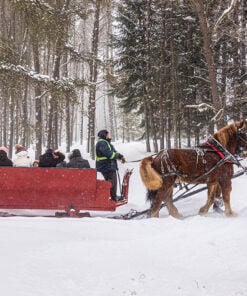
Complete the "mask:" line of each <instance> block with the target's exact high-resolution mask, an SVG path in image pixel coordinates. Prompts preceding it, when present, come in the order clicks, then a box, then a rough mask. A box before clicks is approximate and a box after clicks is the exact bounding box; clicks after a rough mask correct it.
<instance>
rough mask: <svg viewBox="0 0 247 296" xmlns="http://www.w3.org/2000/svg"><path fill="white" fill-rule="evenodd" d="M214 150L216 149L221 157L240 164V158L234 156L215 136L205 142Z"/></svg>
mask: <svg viewBox="0 0 247 296" xmlns="http://www.w3.org/2000/svg"><path fill="white" fill-rule="evenodd" d="M205 144H206V145H208V146H209V147H210V148H211V149H212V150H213V151H215V152H216V153H217V154H218V155H219V157H220V158H221V159H226V162H228V163H234V164H237V165H239V162H238V160H237V159H236V157H234V156H233V155H232V154H231V153H230V152H229V151H228V150H227V149H226V148H225V147H223V146H222V145H221V143H219V142H218V141H217V140H216V139H215V138H212V137H210V138H209V140H208V141H207V142H206V143H205Z"/></svg>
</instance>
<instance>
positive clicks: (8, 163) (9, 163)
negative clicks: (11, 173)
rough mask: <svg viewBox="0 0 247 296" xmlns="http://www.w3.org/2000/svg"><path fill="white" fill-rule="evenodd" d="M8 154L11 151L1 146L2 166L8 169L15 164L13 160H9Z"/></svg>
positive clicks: (0, 162)
mask: <svg viewBox="0 0 247 296" xmlns="http://www.w3.org/2000/svg"><path fill="white" fill-rule="evenodd" d="M8 152H9V150H8V149H7V148H6V147H4V146H1V147H0V166H1V167H2V166H8V167H12V166H13V162H12V160H11V159H9V158H8V155H7V154H8Z"/></svg>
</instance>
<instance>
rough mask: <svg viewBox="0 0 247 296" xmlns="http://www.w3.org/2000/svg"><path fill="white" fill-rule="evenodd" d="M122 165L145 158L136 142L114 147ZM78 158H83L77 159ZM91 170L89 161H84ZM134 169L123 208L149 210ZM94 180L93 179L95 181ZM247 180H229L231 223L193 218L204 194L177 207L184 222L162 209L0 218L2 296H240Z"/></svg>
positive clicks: (246, 270) (246, 243)
mask: <svg viewBox="0 0 247 296" xmlns="http://www.w3.org/2000/svg"><path fill="white" fill-rule="evenodd" d="M115 147H116V148H118V150H119V151H120V152H121V153H122V154H124V155H125V157H126V159H127V161H132V160H137V159H140V158H142V157H144V156H145V152H144V151H145V145H144V144H143V143H128V144H122V143H116V144H115ZM84 156H85V157H87V155H85V154H84ZM90 163H91V165H92V166H94V162H93V161H90ZM138 166H139V163H138V162H129V163H126V164H124V165H122V164H119V170H120V175H121V176H122V175H123V173H124V171H125V169H126V168H129V169H131V168H133V169H134V171H133V175H132V177H131V180H130V189H129V203H128V204H127V205H125V206H123V207H120V208H118V209H117V211H116V213H114V214H118V213H127V212H128V211H129V210H130V209H131V208H134V209H137V210H143V209H146V208H148V206H149V205H148V204H146V202H145V188H144V186H143V184H142V182H141V180H140V177H139V168H138ZM99 178H100V176H99ZM246 181H247V176H246V175H242V176H240V177H238V178H236V179H234V180H233V191H232V198H231V203H232V208H233V210H235V211H236V212H237V213H238V216H237V217H235V218H226V217H225V216H223V215H219V214H216V213H213V211H212V210H211V211H210V212H209V214H208V215H207V216H205V217H201V216H199V215H197V213H198V210H199V208H200V207H201V206H202V205H203V204H204V202H205V200H206V192H205V191H203V192H201V193H199V194H198V195H194V196H191V197H189V198H187V199H185V200H180V201H178V202H177V204H176V206H177V207H178V208H179V210H180V212H181V213H182V214H183V215H184V216H185V217H186V219H184V220H177V219H174V218H172V217H170V216H168V215H167V211H166V209H162V211H161V218H160V219H156V218H152V219H142V220H131V221H122V220H113V219H107V218H105V217H104V215H105V214H107V215H108V214H111V213H99V215H98V213H97V215H96V213H92V214H93V215H94V216H97V217H95V218H82V219H79V218H63V219H56V218H44V217H35V218H34V217H32V218H30V217H9V218H0V224H1V227H0V258H1V260H0V276H1V295H4V296H70V295H71V296H72V295H73V296H74V295H86V296H130V295H131V296H133V295H140V296H163V295H167V296H200V295H203V296H204V295H207V296H237V295H247V280H246V276H247V236H246V228H247V182H246Z"/></svg>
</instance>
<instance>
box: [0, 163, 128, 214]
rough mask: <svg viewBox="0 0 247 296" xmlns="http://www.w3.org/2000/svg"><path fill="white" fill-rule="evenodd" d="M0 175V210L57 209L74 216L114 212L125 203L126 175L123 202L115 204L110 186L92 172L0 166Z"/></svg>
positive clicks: (70, 169)
mask: <svg viewBox="0 0 247 296" xmlns="http://www.w3.org/2000/svg"><path fill="white" fill-rule="evenodd" d="M0 175H1V178H0V209H32V210H57V211H63V212H64V213H65V214H67V215H69V216H78V214H79V213H80V211H82V210H89V211H90V210H91V211H115V210H116V208H117V207H118V206H121V205H124V204H126V203H127V202H128V185H129V182H128V181H129V176H128V178H127V179H128V180H127V182H126V180H125V182H123V188H122V192H123V197H124V199H123V200H122V201H120V202H115V201H112V200H111V199H110V188H111V183H110V182H108V181H105V180H98V179H97V172H96V170H95V169H72V168H10V167H8V168H5V167H1V168H0ZM125 179H126V176H125ZM57 214H59V212H57Z"/></svg>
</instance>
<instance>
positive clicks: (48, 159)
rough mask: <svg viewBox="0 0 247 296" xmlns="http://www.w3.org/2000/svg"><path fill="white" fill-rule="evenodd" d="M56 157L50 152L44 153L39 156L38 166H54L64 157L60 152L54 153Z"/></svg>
mask: <svg viewBox="0 0 247 296" xmlns="http://www.w3.org/2000/svg"><path fill="white" fill-rule="evenodd" d="M54 154H55V155H56V156H57V158H55V157H54V156H53V154H52V153H50V152H48V153H44V154H42V155H40V157H39V167H56V166H57V164H58V163H60V162H62V161H63V160H64V159H65V156H64V154H63V153H61V152H55V153H54Z"/></svg>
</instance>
